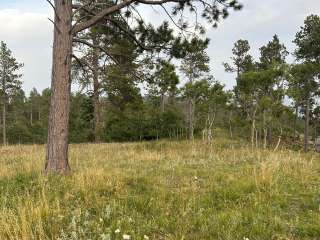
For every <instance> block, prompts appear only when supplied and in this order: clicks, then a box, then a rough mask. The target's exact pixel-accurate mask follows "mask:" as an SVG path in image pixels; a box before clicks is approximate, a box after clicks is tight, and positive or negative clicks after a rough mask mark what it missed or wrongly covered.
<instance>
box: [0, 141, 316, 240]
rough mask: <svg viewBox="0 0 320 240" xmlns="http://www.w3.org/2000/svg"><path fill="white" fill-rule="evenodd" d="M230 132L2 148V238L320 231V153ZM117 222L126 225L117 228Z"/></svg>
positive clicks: (300, 235) (310, 235)
mask: <svg viewBox="0 0 320 240" xmlns="http://www.w3.org/2000/svg"><path fill="white" fill-rule="evenodd" d="M230 146H231V144H230V142H228V141H227V140H225V139H220V140H218V141H217V142H216V143H215V144H214V145H213V146H212V147H209V146H208V145H206V144H205V143H203V142H201V141H194V142H187V141H181V142H169V141H160V142H147V143H121V144H120V143H112V144H79V145H71V148H70V161H71V166H72V169H73V172H72V174H71V175H69V176H63V177H61V176H49V177H46V176H44V175H42V167H43V160H44V155H45V149H44V146H23V145H21V146H8V147H1V148H0V191H1V196H0V211H1V212H0V239H26V240H29V239H104V240H106V239H122V237H123V236H122V235H123V234H128V235H130V236H131V239H148V238H149V239H172V240H173V239H228V240H235V239H239V240H243V239H246V238H248V239H250V240H251V239H257V240H260V239H266V240H267V239H268V240H270V239H292V240H293V239H320V210H319V206H320V187H319V186H320V174H319V173H320V159H319V155H317V154H315V153H309V154H302V153H299V152H294V151H289V150H280V151H278V152H273V151H269V150H261V149H254V150H252V149H251V148H249V147H247V146H245V145H243V144H239V143H232V146H233V147H230ZM117 229H119V230H120V233H116V232H117V231H116V230H117Z"/></svg>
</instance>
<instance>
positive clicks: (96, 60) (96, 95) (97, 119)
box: [91, 33, 101, 143]
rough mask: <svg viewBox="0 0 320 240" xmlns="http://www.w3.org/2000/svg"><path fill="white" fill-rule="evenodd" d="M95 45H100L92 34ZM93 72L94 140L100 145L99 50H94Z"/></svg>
mask: <svg viewBox="0 0 320 240" xmlns="http://www.w3.org/2000/svg"><path fill="white" fill-rule="evenodd" d="M91 37H92V43H93V45H95V46H97V45H99V43H98V40H97V37H96V35H95V34H94V33H92V36H91ZM92 70H93V108H94V139H95V142H96V143H98V142H100V141H101V137H100V136H101V119H100V115H101V111H100V93H99V90H100V84H99V50H98V49H97V48H93V54H92Z"/></svg>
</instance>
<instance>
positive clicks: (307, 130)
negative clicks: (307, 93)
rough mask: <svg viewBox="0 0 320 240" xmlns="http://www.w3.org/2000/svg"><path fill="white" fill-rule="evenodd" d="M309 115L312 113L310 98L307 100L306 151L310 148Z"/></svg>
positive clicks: (305, 122)
mask: <svg viewBox="0 0 320 240" xmlns="http://www.w3.org/2000/svg"><path fill="white" fill-rule="evenodd" d="M309 115H310V99H309V97H308V99H307V101H306V112H305V121H304V151H305V152H308V148H309Z"/></svg>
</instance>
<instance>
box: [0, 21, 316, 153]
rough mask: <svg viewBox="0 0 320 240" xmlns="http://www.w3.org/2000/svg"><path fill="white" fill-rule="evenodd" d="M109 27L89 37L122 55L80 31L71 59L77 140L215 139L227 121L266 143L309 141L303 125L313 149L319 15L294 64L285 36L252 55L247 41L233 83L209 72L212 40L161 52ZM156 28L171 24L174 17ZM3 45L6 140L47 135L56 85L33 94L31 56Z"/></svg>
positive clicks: (299, 39)
mask: <svg viewBox="0 0 320 240" xmlns="http://www.w3.org/2000/svg"><path fill="white" fill-rule="evenodd" d="M108 29H109V27H103V26H100V28H99V27H97V28H93V29H92V30H90V31H89V32H88V33H86V36H85V38H86V39H88V40H87V41H89V42H90V43H92V45H97V44H100V43H103V44H102V45H103V48H104V50H105V49H106V48H107V49H108V50H109V51H112V56H113V58H115V59H116V60H115V61H116V62H117V64H115V63H114V62H112V61H109V60H110V57H108V56H107V55H106V52H105V51H104V50H102V49H100V48H96V47H93V48H91V47H90V46H89V45H88V44H89V43H85V44H83V43H82V42H81V41H80V40H79V41H78V43H77V46H76V47H77V48H78V49H79V52H81V54H80V56H79V57H77V58H75V60H74V61H73V68H72V69H73V70H72V76H73V85H74V86H75V88H77V89H78V90H77V91H74V92H73V93H72V95H71V107H70V133H69V141H70V142H72V143H80V142H108V141H138V140H139V141H140V140H155V139H160V138H171V139H187V138H189V139H192V138H194V137H198V138H204V139H206V140H208V141H211V140H213V139H214V135H215V131H221V130H222V131H224V132H225V134H227V135H228V136H229V137H230V138H235V137H245V138H247V139H248V140H249V141H251V144H252V146H257V145H259V146H261V147H264V148H266V147H277V144H279V143H280V141H282V142H290V143H292V142H294V143H296V144H297V146H298V145H299V144H300V146H301V147H302V144H301V143H302V142H301V139H300V138H299V137H300V135H303V134H304V135H305V136H309V138H307V137H305V141H304V148H305V150H307V149H308V145H309V142H310V138H311V139H314V138H316V137H317V136H318V135H319V134H320V126H319V112H320V110H319V106H317V104H316V103H317V101H318V96H319V61H320V57H319V54H318V52H319V49H318V48H319V44H318V45H315V44H314V42H316V43H319V41H320V40H319V37H318V36H319V34H320V31H319V29H320V20H319V16H315V15H311V16H309V17H308V18H307V19H306V21H305V25H304V26H303V27H302V28H301V30H300V31H299V32H298V33H297V34H296V38H295V40H294V43H296V46H297V48H296V50H295V52H294V53H292V54H294V55H295V56H296V59H297V63H295V64H289V63H288V62H287V56H288V55H289V54H291V53H289V52H288V51H287V49H286V46H284V45H283V44H282V43H281V39H279V37H278V36H277V35H274V36H273V37H272V38H271V39H270V41H269V42H266V44H265V45H264V46H261V48H260V49H259V51H260V57H259V59H254V58H253V57H252V56H251V55H250V43H249V42H248V41H247V40H238V41H237V42H236V43H235V44H234V47H233V49H232V52H233V56H230V57H231V60H230V62H229V63H224V66H225V69H226V71H227V72H230V73H234V75H235V77H236V85H235V87H234V89H232V90H226V89H225V87H224V86H223V85H222V84H220V83H219V82H218V81H216V80H214V77H213V76H212V75H211V73H210V64H209V60H210V59H209V57H208V55H207V53H206V49H207V46H208V43H209V40H206V39H205V40H201V39H199V38H193V39H191V40H190V41H189V42H187V41H184V42H180V43H179V46H180V49H179V51H178V52H175V53H172V52H170V53H168V52H164V51H163V49H159V50H156V51H159V52H161V54H158V56H157V57H156V58H155V57H150V56H149V55H147V54H143V53H141V52H140V50H139V48H137V46H135V45H133V44H132V42H130V41H128V40H127V39H126V38H125V37H124V36H121V34H120V35H119V34H115V35H112V37H113V39H111V40H110V39H104V37H105V35H104V34H103V31H106V30H108ZM310 29H311V30H310ZM154 31H158V32H161V31H163V32H167V31H169V29H168V25H163V26H161V27H159V29H157V30H154ZM150 41H151V40H150ZM153 41H154V39H153ZM171 41H173V42H174V41H175V39H173V38H172V39H171ZM107 44H108V45H107ZM172 44H176V43H172ZM315 46H316V47H315ZM0 54H1V55H0V57H1V59H0V61H1V62H0V63H1V69H3V70H2V71H1V79H2V84H1V96H2V97H1V104H2V110H3V111H2V118H1V126H2V129H3V143H4V144H6V143H9V144H17V143H46V140H47V131H48V118H49V105H50V92H51V91H50V89H49V88H48V89H45V90H43V91H42V92H38V91H37V90H36V89H33V90H32V91H31V92H29V93H25V92H24V91H23V90H22V88H21V85H22V83H21V74H20V72H23V70H20V69H21V68H22V69H23V65H22V64H21V63H18V62H17V61H16V60H15V59H14V57H13V54H12V53H11V51H10V50H9V49H8V47H7V46H6V44H5V43H3V42H2V43H1V52H0ZM174 59H175V60H174ZM173 62H174V63H173Z"/></svg>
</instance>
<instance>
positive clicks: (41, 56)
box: [0, 9, 52, 92]
mask: <svg viewBox="0 0 320 240" xmlns="http://www.w3.org/2000/svg"><path fill="white" fill-rule="evenodd" d="M50 15H51V14H50V13H45V12H44V13H35V12H28V11H27V12H25V11H21V10H17V9H5V10H0V29H1V31H0V40H2V41H4V42H6V43H7V44H8V47H9V48H10V49H11V50H12V51H13V54H14V55H15V57H16V58H17V59H18V61H20V62H23V63H24V64H25V67H24V69H23V79H22V80H23V82H24V84H23V87H24V89H25V90H26V91H27V92H29V91H30V89H31V88H32V87H36V88H37V89H39V90H42V89H44V88H46V87H49V86H50V75H51V70H50V69H51V45H52V24H51V23H50V22H49V20H48V17H49V16H50Z"/></svg>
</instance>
